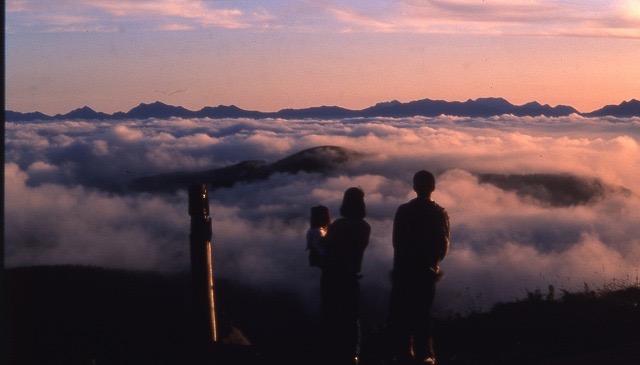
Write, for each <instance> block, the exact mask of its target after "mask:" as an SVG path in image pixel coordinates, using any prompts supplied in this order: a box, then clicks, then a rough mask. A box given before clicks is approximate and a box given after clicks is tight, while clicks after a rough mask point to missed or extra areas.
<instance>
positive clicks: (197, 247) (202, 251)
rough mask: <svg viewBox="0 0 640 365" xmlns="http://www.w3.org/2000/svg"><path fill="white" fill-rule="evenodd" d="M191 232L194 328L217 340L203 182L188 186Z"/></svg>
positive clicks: (208, 339)
mask: <svg viewBox="0 0 640 365" xmlns="http://www.w3.org/2000/svg"><path fill="white" fill-rule="evenodd" d="M189 216H191V233H190V235H189V244H190V251H191V290H192V293H193V302H194V314H195V316H194V318H195V323H194V327H195V331H196V332H197V333H196V335H197V337H198V338H200V339H202V340H204V341H205V342H208V343H212V342H217V341H218V331H217V327H216V313H215V296H214V293H215V291H214V282H213V263H212V250H211V239H212V237H213V230H212V226H211V216H210V214H209V197H208V195H207V188H206V186H205V185H191V186H190V187H189Z"/></svg>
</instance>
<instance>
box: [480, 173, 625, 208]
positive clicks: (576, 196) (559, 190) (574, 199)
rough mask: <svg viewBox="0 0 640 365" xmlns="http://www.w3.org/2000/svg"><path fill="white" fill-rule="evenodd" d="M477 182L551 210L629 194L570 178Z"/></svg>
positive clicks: (484, 177)
mask: <svg viewBox="0 0 640 365" xmlns="http://www.w3.org/2000/svg"><path fill="white" fill-rule="evenodd" d="M478 181H479V182H480V183H482V184H491V185H494V186H496V187H498V188H500V189H502V190H505V191H513V192H515V193H516V194H517V195H518V196H520V197H526V198H532V199H534V200H535V201H537V202H539V203H541V204H543V205H548V206H553V207H568V206H576V205H586V204H590V203H593V202H596V201H598V200H599V199H601V198H603V197H604V196H605V195H607V194H609V193H614V194H615V193H619V194H623V195H625V196H628V195H630V194H632V192H631V191H630V190H628V189H626V188H624V187H617V186H611V185H607V184H605V183H604V182H602V181H601V180H600V179H598V178H587V177H579V176H575V175H571V174H508V175H503V174H479V175H478Z"/></svg>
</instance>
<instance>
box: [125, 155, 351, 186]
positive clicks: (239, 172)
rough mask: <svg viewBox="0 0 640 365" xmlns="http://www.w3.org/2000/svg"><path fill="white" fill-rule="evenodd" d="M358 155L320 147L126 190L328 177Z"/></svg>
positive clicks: (139, 182) (150, 180)
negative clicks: (278, 177)
mask: <svg viewBox="0 0 640 365" xmlns="http://www.w3.org/2000/svg"><path fill="white" fill-rule="evenodd" d="M361 155H362V154H361V153H359V152H356V151H351V150H349V149H346V148H342V147H338V146H319V147H313V148H309V149H306V150H303V151H300V152H297V153H295V154H293V155H291V156H288V157H285V158H283V159H281V160H278V161H276V162H274V163H267V162H266V161H261V160H249V161H242V162H240V163H237V164H234V165H231V166H226V167H222V168H218V169H213V170H208V171H199V172H185V173H171V174H161V175H154V176H148V177H143V178H139V179H135V180H133V181H132V182H131V183H130V184H128V187H129V188H131V189H133V190H134V191H140V192H142V191H144V192H175V191H177V190H181V189H185V188H186V187H188V186H189V185H192V184H205V185H207V188H208V189H209V190H211V191H213V190H216V189H219V188H229V187H232V186H233V185H235V184H237V183H249V182H253V181H256V180H266V179H268V178H269V177H270V176H271V175H273V174H276V173H289V174H297V173H298V172H306V173H314V172H315V173H324V174H328V173H332V172H335V171H336V170H338V169H339V168H340V167H341V165H343V164H346V163H348V162H349V161H353V160H355V159H357V158H358V157H359V156H361Z"/></svg>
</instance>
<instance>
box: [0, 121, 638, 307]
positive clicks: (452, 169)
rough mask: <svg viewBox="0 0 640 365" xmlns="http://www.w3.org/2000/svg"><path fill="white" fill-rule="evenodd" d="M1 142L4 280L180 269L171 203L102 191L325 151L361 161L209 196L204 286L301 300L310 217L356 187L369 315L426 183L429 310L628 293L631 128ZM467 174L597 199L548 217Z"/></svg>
mask: <svg viewBox="0 0 640 365" xmlns="http://www.w3.org/2000/svg"><path fill="white" fill-rule="evenodd" d="M5 129H6V142H5V143H6V149H5V189H6V191H5V260H6V262H5V264H6V265H8V266H10V267H12V266H21V265H35V264H86V265H97V266H106V267H117V268H127V269H145V270H152V269H153V270H186V269H187V268H188V262H189V256H188V255H189V253H188V233H189V232H188V229H189V217H188V215H187V197H186V193H185V192H184V191H180V192H178V193H175V194H161V193H153V194H151V193H136V194H134V193H127V194H124V193H114V192H113V191H115V190H114V189H115V188H117V187H118V186H122V185H123V184H126V183H128V182H129V181H131V180H132V179H134V178H138V177H144V176H149V175H154V174H160V173H167V172H176V171H202V170H208V169H212V168H217V167H223V166H227V165H230V164H234V163H237V162H240V161H244V160H256V159H260V160H266V161H268V162H274V161H276V160H278V159H281V158H284V157H286V156H289V155H291V154H293V153H295V152H298V151H300V150H303V149H306V148H310V147H314V146H319V145H338V146H342V147H345V148H348V149H352V150H355V151H359V152H362V153H364V157H362V158H360V159H359V160H356V161H354V162H353V163H350V164H348V165H346V166H344V167H343V168H341V169H339V170H337V171H336V172H334V173H332V174H329V175H321V174H315V173H313V174H310V173H301V174H298V175H289V174H276V175H273V176H271V177H270V178H269V179H268V180H263V181H257V182H252V183H243V184H238V185H236V186H234V187H231V188H226V189H218V190H215V191H212V192H211V194H210V203H211V211H212V217H213V226H214V227H213V228H214V241H215V248H214V251H215V265H216V268H215V271H216V275H218V276H221V277H233V278H236V279H238V280H242V281H245V282H248V283H252V284H255V285H261V286H263V285H274V286H278V287H285V288H290V289H293V290H296V291H297V292H299V293H300V294H301V295H303V296H305V297H310V298H315V296H316V295H317V285H318V274H319V273H318V270H317V269H315V268H311V267H309V266H308V265H307V261H306V252H305V251H304V232H305V231H306V228H307V215H308V209H309V207H311V206H313V205H317V204H325V205H327V206H328V207H329V208H330V209H331V211H332V213H333V215H334V217H337V212H338V206H339V204H340V199H341V197H342V193H343V192H344V190H345V189H346V188H348V187H350V186H360V187H362V188H363V189H364V191H365V193H366V202H367V210H368V217H367V220H368V221H369V222H370V223H371V225H372V227H373V230H372V237H371V245H370V247H369V248H368V250H367V253H366V255H365V259H364V260H365V263H364V269H363V270H364V275H365V277H364V279H363V280H364V281H363V284H364V286H365V287H367V288H376V290H375V291H372V290H370V291H368V292H369V293H376V294H373V295H374V296H377V298H378V300H380V301H384V300H385V299H384V298H385V294H384V293H385V292H386V290H387V289H388V287H389V283H388V272H389V270H390V269H391V255H392V250H391V245H390V235H391V222H392V218H393V214H394V212H395V209H396V208H397V206H398V205H399V204H401V203H403V202H405V201H407V200H408V199H410V198H411V197H412V195H413V193H412V192H411V189H410V179H411V176H412V174H413V173H414V172H415V171H417V170H419V169H429V170H431V171H433V172H434V173H436V175H437V179H438V180H437V181H438V187H437V190H436V192H435V194H434V199H435V200H436V201H437V202H438V203H440V204H441V205H443V206H444V207H445V208H446V209H447V210H448V212H449V214H450V216H451V223H452V243H451V252H450V254H449V256H448V257H447V258H446V259H445V261H444V263H443V269H444V270H445V271H446V274H447V276H446V278H445V280H444V281H443V282H442V284H441V286H440V293H441V295H440V296H439V298H438V303H439V308H440V310H443V311H446V310H448V309H455V310H458V311H464V310H469V309H474V308H472V307H474V306H483V307H484V309H488V306H489V305H490V304H491V303H493V302H495V301H497V300H510V299H514V298H517V297H522V296H523V295H525V294H526V291H527V290H534V289H536V288H537V287H540V288H542V289H543V290H546V288H547V286H548V285H550V284H551V285H554V286H556V288H557V289H575V288H580V287H582V285H583V283H587V284H589V285H590V286H592V287H597V286H602V285H605V284H608V283H611V281H612V280H618V281H624V280H632V281H633V280H637V275H638V270H639V269H640V237H638V234H637V223H638V222H640V197H639V195H640V179H639V176H638V173H639V171H638V169H637V167H638V166H640V144H639V143H640V142H639V141H640V119H638V118H633V119H615V118H609V119H588V118H582V117H579V116H575V115H574V116H570V117H563V118H553V119H549V118H544V117H538V118H531V117H525V118H518V117H513V116H501V117H494V118H490V119H482V118H457V117H445V116H442V117H438V118H406V119H385V118H375V119H350V120H333V121H317V120H289V121H285V120H249V119H246V120H238V119H229V120H209V119H202V120H199V119H193V120H184V119H171V120H156V119H149V120H129V121H101V122H96V121H55V122H33V123H6V124H5ZM483 173H494V174H533V173H545V174H572V175H575V176H578V177H580V178H598V179H600V180H601V182H602V183H603V184H605V185H606V186H608V187H611V189H609V190H607V191H606V194H605V195H604V196H603V197H600V198H599V199H595V200H593V201H591V202H590V203H588V204H582V205H575V206H550V205H548V204H542V203H541V202H538V201H535V200H534V199H531V198H527V197H523V196H520V195H518V194H516V193H515V192H511V191H505V190H502V189H499V188H498V187H496V186H494V185H489V184H485V183H480V182H479V178H478V174H483ZM620 187H624V188H625V189H627V190H626V192H625V191H623V190H619V189H618V188H620ZM478 294H480V295H479V296H478Z"/></svg>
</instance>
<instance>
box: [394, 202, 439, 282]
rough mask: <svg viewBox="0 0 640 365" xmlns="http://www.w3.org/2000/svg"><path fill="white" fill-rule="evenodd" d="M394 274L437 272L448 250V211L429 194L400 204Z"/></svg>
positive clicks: (395, 228)
mask: <svg viewBox="0 0 640 365" xmlns="http://www.w3.org/2000/svg"><path fill="white" fill-rule="evenodd" d="M393 248H394V262H393V265H394V274H399V275H402V274H408V275H420V274H424V273H428V272H429V271H431V272H435V273H437V272H438V270H439V263H440V261H442V259H443V258H444V257H445V255H446V254H447V252H448V250H449V215H448V214H447V212H446V210H445V209H444V208H442V207H441V206H439V205H438V204H436V203H435V202H434V201H432V200H431V199H428V198H415V199H413V200H411V201H409V202H408V203H405V204H402V205H401V206H400V207H398V210H397V211H396V215H395V218H394V223H393Z"/></svg>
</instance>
